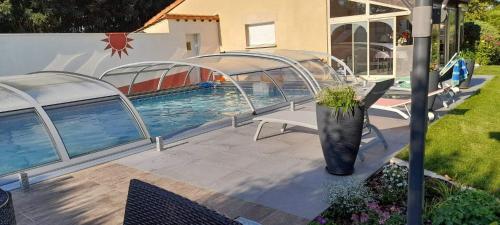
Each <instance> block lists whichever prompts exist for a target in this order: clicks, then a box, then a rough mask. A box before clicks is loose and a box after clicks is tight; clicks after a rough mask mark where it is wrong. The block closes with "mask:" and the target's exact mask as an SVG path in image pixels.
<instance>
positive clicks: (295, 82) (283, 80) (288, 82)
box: [266, 67, 311, 100]
mask: <svg viewBox="0 0 500 225" xmlns="http://www.w3.org/2000/svg"><path fill="white" fill-rule="evenodd" d="M266 73H267V74H268V75H269V76H270V77H271V78H272V79H273V80H274V81H275V82H276V84H277V85H278V86H279V87H280V88H281V89H282V90H283V92H284V93H285V95H286V97H287V98H288V100H294V99H298V98H303V97H310V96H311V92H310V91H309V89H308V88H307V85H306V83H305V81H304V80H303V79H301V78H300V77H299V76H298V75H297V73H296V72H295V71H294V70H293V69H292V68H290V67H286V68H280V69H273V70H268V71H266Z"/></svg>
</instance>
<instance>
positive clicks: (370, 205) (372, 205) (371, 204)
mask: <svg viewBox="0 0 500 225" xmlns="http://www.w3.org/2000/svg"><path fill="white" fill-rule="evenodd" d="M367 206H368V208H369V209H371V210H377V209H380V206H379V205H378V203H377V202H369V203H368V204H367Z"/></svg>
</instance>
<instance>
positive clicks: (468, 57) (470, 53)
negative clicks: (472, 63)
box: [460, 50, 476, 60]
mask: <svg viewBox="0 0 500 225" xmlns="http://www.w3.org/2000/svg"><path fill="white" fill-rule="evenodd" d="M460 57H462V58H463V59H465V60H475V59H476V53H474V52H473V51H470V50H464V51H461V52H460Z"/></svg>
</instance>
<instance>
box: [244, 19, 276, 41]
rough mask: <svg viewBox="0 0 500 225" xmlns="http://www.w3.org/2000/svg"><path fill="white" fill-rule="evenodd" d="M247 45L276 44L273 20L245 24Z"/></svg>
mask: <svg viewBox="0 0 500 225" xmlns="http://www.w3.org/2000/svg"><path fill="white" fill-rule="evenodd" d="M246 34H247V47H271V46H273V47H274V46H276V28H275V25H274V22H270V23H260V24H249V25H246Z"/></svg>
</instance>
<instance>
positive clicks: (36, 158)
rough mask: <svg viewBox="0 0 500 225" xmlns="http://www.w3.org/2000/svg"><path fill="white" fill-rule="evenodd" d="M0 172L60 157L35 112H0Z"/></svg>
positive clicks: (3, 173)
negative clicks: (10, 113) (7, 113)
mask: <svg viewBox="0 0 500 225" xmlns="http://www.w3.org/2000/svg"><path fill="white" fill-rule="evenodd" d="M0 156H1V157H0V176H3V175H7V174H10V173H14V172H17V171H21V170H26V169H30V168H33V167H37V166H41V165H45V164H49V163H53V162H56V161H59V155H58V154H57V153H56V150H55V148H54V146H53V144H52V141H51V138H50V136H49V135H48V132H47V130H46V128H45V126H44V125H43V124H42V122H41V121H40V119H39V118H38V115H37V114H36V113H34V112H26V113H21V114H14V115H6V114H4V115H3V116H2V115H1V114H0Z"/></svg>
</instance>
